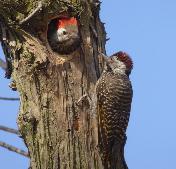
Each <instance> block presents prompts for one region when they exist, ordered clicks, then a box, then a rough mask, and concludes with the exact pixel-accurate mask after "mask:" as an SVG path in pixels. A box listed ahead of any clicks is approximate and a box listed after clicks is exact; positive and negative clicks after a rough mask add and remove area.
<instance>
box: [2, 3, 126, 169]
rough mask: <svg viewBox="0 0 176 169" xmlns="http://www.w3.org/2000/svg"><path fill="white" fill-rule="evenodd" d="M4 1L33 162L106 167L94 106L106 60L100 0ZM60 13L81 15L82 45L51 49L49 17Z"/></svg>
mask: <svg viewBox="0 0 176 169" xmlns="http://www.w3.org/2000/svg"><path fill="white" fill-rule="evenodd" d="M0 4H1V5H0V6H1V7H0V21H1V22H0V23H1V32H0V36H1V41H2V46H3V49H4V51H5V55H6V56H7V58H8V59H9V60H8V62H9V72H8V77H9V76H10V75H11V78H12V79H13V83H14V82H15V83H16V88H17V90H18V92H19V94H20V101H21V104H20V111H19V115H18V126H19V130H20V133H21V134H22V137H23V139H24V141H25V143H26V146H27V148H28V151H29V155H30V167H31V168H32V169H71V168H72V169H102V168H103V166H102V162H101V158H100V154H99V151H98V148H97V145H98V140H97V139H98V136H97V134H98V132H97V121H96V113H95V111H94V106H93V103H94V87H95V83H96V81H97V79H98V77H99V76H100V72H101V67H102V66H101V65H102V64H103V61H102V60H101V59H99V57H98V55H99V53H101V52H102V53H105V31H104V26H103V24H102V23H101V21H100V19H99V2H98V1H97V0H88V1H84V0H82V1H78V0H74V1H73V0H72V1H63V0H55V1H54V0H52V1H51V0H50V1H44V0H43V1H41V2H40V1H33V0H29V1H26V0H6V1H3V0H1V2H0ZM60 15H70V16H76V17H77V18H78V19H79V23H80V25H79V30H80V35H81V39H82V43H81V46H80V48H79V49H78V50H77V51H76V52H74V53H73V54H71V55H67V56H64V57H63V56H61V55H58V54H56V53H54V52H53V51H52V50H51V49H50V47H49V45H48V42H47V37H46V35H47V26H48V23H49V22H50V20H51V19H53V18H56V17H58V16H60ZM11 71H12V74H11ZM119 169H121V168H119ZM122 169H123V168H122Z"/></svg>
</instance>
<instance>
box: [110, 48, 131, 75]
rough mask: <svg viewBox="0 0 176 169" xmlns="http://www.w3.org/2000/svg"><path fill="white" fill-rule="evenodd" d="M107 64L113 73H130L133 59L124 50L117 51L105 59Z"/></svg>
mask: <svg viewBox="0 0 176 169" xmlns="http://www.w3.org/2000/svg"><path fill="white" fill-rule="evenodd" d="M107 64H108V66H109V68H110V70H112V71H113V73H122V74H126V75H128V76H129V75H130V73H131V70H132V69H133V61H132V59H131V58H130V56H129V55H128V54H127V53H125V52H122V51H120V52H117V53H115V54H113V55H112V56H110V57H109V58H108V59H107Z"/></svg>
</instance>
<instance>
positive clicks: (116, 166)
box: [109, 138, 128, 169]
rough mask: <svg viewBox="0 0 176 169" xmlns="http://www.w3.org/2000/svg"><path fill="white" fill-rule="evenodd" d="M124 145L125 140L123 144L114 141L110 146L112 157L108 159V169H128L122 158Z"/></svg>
mask: <svg viewBox="0 0 176 169" xmlns="http://www.w3.org/2000/svg"><path fill="white" fill-rule="evenodd" d="M125 143H126V138H125V139H124V140H123V142H119V141H115V143H114V145H113V146H112V156H111V159H110V167H109V169H128V166H127V164H126V161H125V156H124V146H125Z"/></svg>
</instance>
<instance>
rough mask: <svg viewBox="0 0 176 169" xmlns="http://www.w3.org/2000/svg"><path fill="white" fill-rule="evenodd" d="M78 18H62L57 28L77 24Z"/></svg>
mask: <svg viewBox="0 0 176 169" xmlns="http://www.w3.org/2000/svg"><path fill="white" fill-rule="evenodd" d="M77 24H78V23H77V19H76V18H74V17H71V18H61V19H59V21H58V24H57V28H65V27H66V26H68V25H77Z"/></svg>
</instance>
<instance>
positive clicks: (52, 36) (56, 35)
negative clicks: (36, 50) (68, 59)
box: [47, 17, 80, 54]
mask: <svg viewBox="0 0 176 169" xmlns="http://www.w3.org/2000/svg"><path fill="white" fill-rule="evenodd" d="M47 37H48V42H49V44H50V47H51V48H52V50H53V51H54V52H57V53H59V54H70V53H72V52H73V51H75V50H76V49H77V48H78V47H79V46H80V36H79V31H78V22H77V19H76V18H74V17H71V18H58V19H54V20H52V21H51V22H50V24H49V25H48V33H47Z"/></svg>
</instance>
